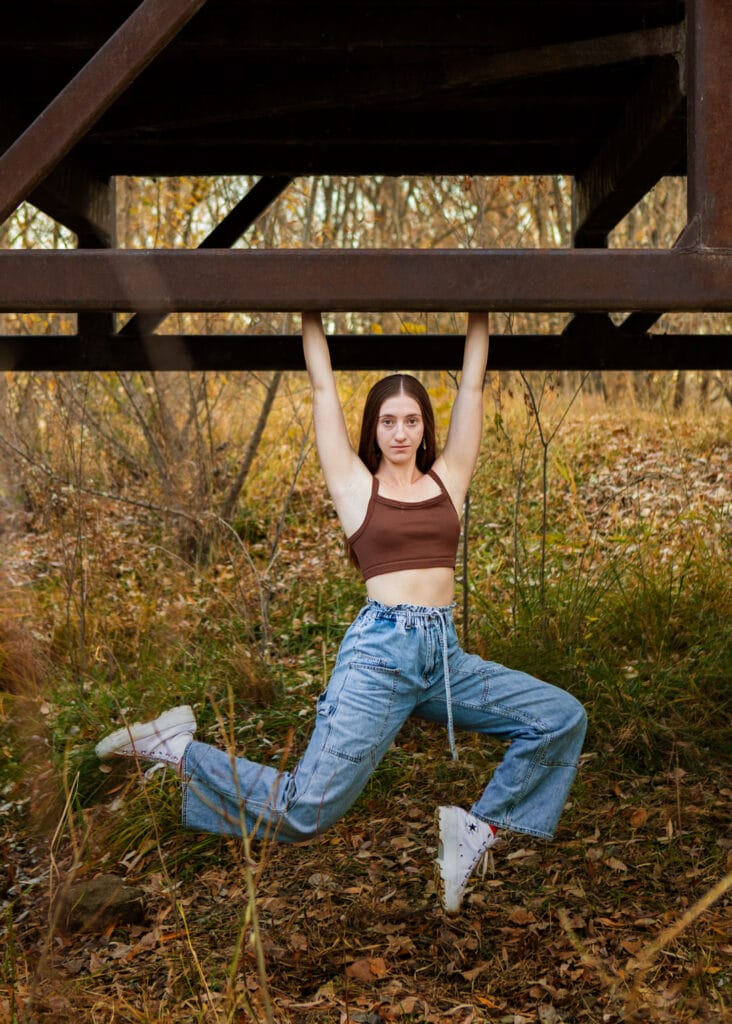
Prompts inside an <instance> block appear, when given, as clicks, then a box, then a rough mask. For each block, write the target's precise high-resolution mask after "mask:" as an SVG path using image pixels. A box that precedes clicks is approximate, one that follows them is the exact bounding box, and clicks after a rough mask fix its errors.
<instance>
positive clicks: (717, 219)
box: [687, 0, 732, 248]
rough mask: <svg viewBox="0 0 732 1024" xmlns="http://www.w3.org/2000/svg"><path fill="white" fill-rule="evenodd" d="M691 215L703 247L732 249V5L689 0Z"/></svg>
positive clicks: (719, 0)
mask: <svg viewBox="0 0 732 1024" xmlns="http://www.w3.org/2000/svg"><path fill="white" fill-rule="evenodd" d="M687 24H688V32H689V37H688V43H687V75H688V94H689V114H688V157H687V167H688V186H687V188H688V215H689V222H690V224H691V225H693V226H694V229H695V233H696V239H697V241H698V243H699V244H700V245H703V246H710V247H712V248H721V247H727V248H731V247H732V173H731V171H730V168H732V59H730V54H732V4H731V3H730V2H729V0H687Z"/></svg>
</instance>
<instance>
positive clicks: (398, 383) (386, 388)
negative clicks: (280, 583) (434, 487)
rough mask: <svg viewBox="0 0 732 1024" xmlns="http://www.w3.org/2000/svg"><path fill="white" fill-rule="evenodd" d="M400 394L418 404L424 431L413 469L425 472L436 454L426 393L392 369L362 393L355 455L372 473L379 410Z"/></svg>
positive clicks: (350, 556) (377, 455)
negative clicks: (361, 411)
mask: <svg viewBox="0 0 732 1024" xmlns="http://www.w3.org/2000/svg"><path fill="white" fill-rule="evenodd" d="M399 394H404V395H408V396H409V397H410V398H413V399H414V400H415V402H417V404H418V405H419V408H420V411H421V413H422V424H423V426H424V434H423V435H422V443H421V444H420V445H419V447H418V449H417V469H418V470H419V471H420V473H426V472H427V470H428V469H432V465H433V463H434V461H435V459H436V458H437V439H436V437H435V414H434V411H433V409H432V402H431V401H430V396H429V395H428V394H427V392H426V390H425V388H424V385H423V384H421V383H420V381H418V380H417V378H416V377H411V376H410V375H409V374H406V373H392V374H390V375H389V376H388V377H382V379H381V380H379V381H377V382H376V384H374V386H373V387H372V388H371V390H370V391H369V393H368V395H367V396H366V402H365V404H364V407H363V416H362V417H361V435H360V437H359V440H358V457H359V458H360V459H361V461H362V462H363V464H364V465H365V466H366V468H367V469H368V471H369V473H371V474H372V475H373V474H375V473H376V470H377V469H378V468H379V461H380V459H381V451H380V449H379V446H378V445H377V443H376V428H377V426H378V423H379V413H380V412H381V407H382V405H383V404H384V402H385V401H386V400H387V398H391V397H392V395H399ZM347 548H348V561H349V562H350V563H351V565H355V566H356V568H358V567H359V566H358V561H357V560H356V556H355V554H354V552H353V549H352V548H351V545H350V544H347Z"/></svg>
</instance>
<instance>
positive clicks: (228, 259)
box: [0, 249, 732, 313]
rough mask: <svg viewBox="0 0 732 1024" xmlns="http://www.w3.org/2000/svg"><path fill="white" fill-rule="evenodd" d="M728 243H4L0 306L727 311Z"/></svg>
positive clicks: (731, 273)
mask: <svg viewBox="0 0 732 1024" xmlns="http://www.w3.org/2000/svg"><path fill="white" fill-rule="evenodd" d="M731 281H732V253H730V252H709V251H701V252H700V251H697V250H692V249H683V250H675V249H674V250H662V251H659V250H649V249H612V250H602V249H554V250H547V249H497V250H488V249H482V250H478V249H472V250H469V249H437V250H404V249H396V250H395V249H370V250H369V249H360V250H350V249H349V250H286V249H285V250H282V249H280V250H246V249H234V250H222V249H211V250H207V251H196V250H122V249H117V250H114V251H90V250H68V251H58V250H56V251H49V250H40V249H35V250H28V251H24V252H17V251H14V250H5V251H2V252H0V310H1V311H12V312H23V311H25V312H30V311H38V310H57V311H77V310H84V309H103V310H107V309H111V310H114V311H128V310H136V311H140V312H156V313H157V312H159V311H160V308H161V306H164V307H165V309H166V311H167V312H169V313H175V312H185V311H191V312H193V311H201V312H216V311H218V312H227V311H235V310H251V311H254V310H269V311H277V310H280V311H288V310H295V311H296V310H301V309H324V310H334V311H339V310H343V311H349V310H350V311H353V312H358V311H370V310H380V311H382V312H389V311H402V312H408V311H414V310H424V311H449V310H455V311H458V310H479V309H487V310H504V311H512V312H555V311H562V312H564V311H567V310H570V311H578V312H583V311H588V312H593V311H605V312H608V311H610V312H613V311H618V312H620V311H633V310H651V311H654V310H659V309H665V310H674V311H683V310H687V311H708V312H725V311H729V310H732V288H730V282H731Z"/></svg>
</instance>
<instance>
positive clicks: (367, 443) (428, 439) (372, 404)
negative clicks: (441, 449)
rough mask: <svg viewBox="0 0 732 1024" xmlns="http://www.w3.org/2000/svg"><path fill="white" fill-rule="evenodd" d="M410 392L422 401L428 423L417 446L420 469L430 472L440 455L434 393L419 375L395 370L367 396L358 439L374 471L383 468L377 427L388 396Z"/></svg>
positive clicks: (361, 453) (361, 455)
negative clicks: (436, 436) (412, 375)
mask: <svg viewBox="0 0 732 1024" xmlns="http://www.w3.org/2000/svg"><path fill="white" fill-rule="evenodd" d="M399 394H403V395H408V396H409V397H410V398H413V399H414V400H415V402H416V403H417V404H418V405H419V408H420V411H421V413H422V423H423V426H424V435H423V443H422V444H420V446H419V448H418V449H417V469H419V471H420V472H421V473H426V472H427V470H428V469H431V468H432V464H433V462H434V461H435V459H436V458H437V441H436V439H435V414H434V412H433V410H432V402H431V401H430V396H429V395H428V394H427V392H426V391H425V389H424V386H423V385H422V384H421V383H420V382H419V381H418V380H417V378H416V377H410V376H409V375H408V374H406V373H392V374H391V375H390V376H389V377H383V378H382V379H381V380H379V381H377V382H376V384H374V386H373V387H372V388H371V390H370V391H369V393H368V395H367V396H366V403H365V405H364V407H363V417H362V419H361V436H360V438H359V442H358V456H359V458H360V459H361V461H362V462H363V463H364V465H365V466H366V468H367V469H368V471H369V472H370V473H375V472H376V470H377V469H378V468H379V460H380V458H381V452H380V451H379V447H378V445H377V444H376V428H377V426H378V423H379V413H380V412H381V407H382V405H383V404H384V402H385V401H386V400H387V398H391V397H392V395H399Z"/></svg>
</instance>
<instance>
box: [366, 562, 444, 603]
mask: <svg viewBox="0 0 732 1024" xmlns="http://www.w3.org/2000/svg"><path fill="white" fill-rule="evenodd" d="M366 592H367V593H368V595H369V597H370V598H372V599H373V600H374V601H379V602H380V603H381V604H385V605H396V604H415V605H419V606H421V607H424V608H444V607H446V606H447V605H451V604H452V602H453V601H454V600H455V572H454V570H453V569H446V568H440V567H437V568H434V569H403V570H401V571H400V572H389V573H384V575H383V576H372V577H371V579H370V580H367V581H366Z"/></svg>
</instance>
